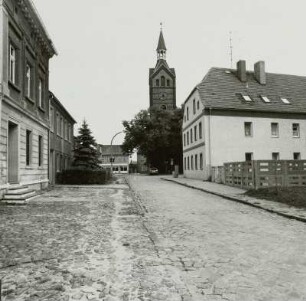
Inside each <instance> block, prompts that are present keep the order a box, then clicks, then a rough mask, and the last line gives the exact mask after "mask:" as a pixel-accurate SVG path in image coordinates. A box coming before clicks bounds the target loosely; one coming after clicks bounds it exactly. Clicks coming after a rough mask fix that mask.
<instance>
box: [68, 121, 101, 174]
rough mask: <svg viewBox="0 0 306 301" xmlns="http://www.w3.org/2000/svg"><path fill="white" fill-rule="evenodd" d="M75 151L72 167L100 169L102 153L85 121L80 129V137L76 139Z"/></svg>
mask: <svg viewBox="0 0 306 301" xmlns="http://www.w3.org/2000/svg"><path fill="white" fill-rule="evenodd" d="M73 151H74V159H73V162H72V166H74V167H75V168H78V169H100V165H99V163H101V162H100V160H99V156H100V153H99V151H98V148H97V143H96V140H95V138H94V137H93V136H92V133H91V130H90V129H89V127H88V124H87V122H86V121H85V120H84V121H83V123H82V126H81V127H80V128H79V135H78V136H77V137H75V146H74V150H73Z"/></svg>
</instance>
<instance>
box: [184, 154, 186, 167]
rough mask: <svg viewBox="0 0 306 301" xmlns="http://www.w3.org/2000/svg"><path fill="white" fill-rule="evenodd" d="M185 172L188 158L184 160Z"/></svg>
mask: <svg viewBox="0 0 306 301" xmlns="http://www.w3.org/2000/svg"><path fill="white" fill-rule="evenodd" d="M184 170H186V157H185V158H184Z"/></svg>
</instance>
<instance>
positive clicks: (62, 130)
mask: <svg viewBox="0 0 306 301" xmlns="http://www.w3.org/2000/svg"><path fill="white" fill-rule="evenodd" d="M60 129H61V130H60V136H61V137H63V138H64V120H63V117H61V125H60Z"/></svg>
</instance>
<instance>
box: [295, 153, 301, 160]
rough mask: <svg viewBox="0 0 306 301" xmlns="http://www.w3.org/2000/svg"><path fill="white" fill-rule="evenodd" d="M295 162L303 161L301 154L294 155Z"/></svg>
mask: <svg viewBox="0 0 306 301" xmlns="http://www.w3.org/2000/svg"><path fill="white" fill-rule="evenodd" d="M293 160H301V153H293Z"/></svg>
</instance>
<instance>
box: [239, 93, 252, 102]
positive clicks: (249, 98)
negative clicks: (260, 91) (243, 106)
mask: <svg viewBox="0 0 306 301" xmlns="http://www.w3.org/2000/svg"><path fill="white" fill-rule="evenodd" d="M241 95H242V98H243V99H244V100H245V101H248V102H250V101H252V98H251V97H250V96H249V95H244V94H241Z"/></svg>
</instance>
